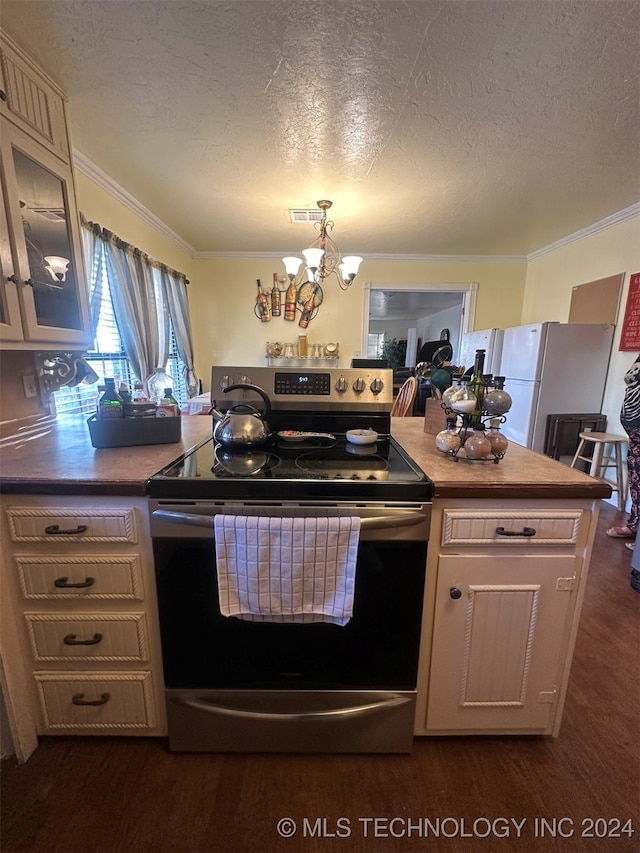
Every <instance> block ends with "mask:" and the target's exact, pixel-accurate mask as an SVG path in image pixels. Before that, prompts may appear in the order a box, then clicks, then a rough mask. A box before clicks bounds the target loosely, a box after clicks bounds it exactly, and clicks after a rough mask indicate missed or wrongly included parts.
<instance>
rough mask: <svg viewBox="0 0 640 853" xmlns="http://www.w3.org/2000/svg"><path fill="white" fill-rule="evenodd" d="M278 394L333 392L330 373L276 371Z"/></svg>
mask: <svg viewBox="0 0 640 853" xmlns="http://www.w3.org/2000/svg"><path fill="white" fill-rule="evenodd" d="M273 384H274V391H275V393H276V394H295V395H299V394H318V395H329V394H330V393H331V374H330V373H295V372H288V373H276V374H275V378H274V383H273Z"/></svg>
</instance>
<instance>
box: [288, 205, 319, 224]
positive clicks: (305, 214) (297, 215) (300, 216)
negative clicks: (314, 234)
mask: <svg viewBox="0 0 640 853" xmlns="http://www.w3.org/2000/svg"><path fill="white" fill-rule="evenodd" d="M322 215H323V211H322V210H318V209H317V208H316V210H289V218H290V219H291V221H292V222H293V223H294V224H299V223H304V222H320V221H321V220H322Z"/></svg>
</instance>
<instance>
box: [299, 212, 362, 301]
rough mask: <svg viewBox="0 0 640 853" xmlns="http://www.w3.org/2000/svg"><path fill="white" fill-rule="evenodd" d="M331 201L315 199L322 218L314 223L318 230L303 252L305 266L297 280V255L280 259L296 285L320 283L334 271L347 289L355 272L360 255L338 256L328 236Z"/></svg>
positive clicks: (300, 262) (330, 224)
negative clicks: (307, 282)
mask: <svg viewBox="0 0 640 853" xmlns="http://www.w3.org/2000/svg"><path fill="white" fill-rule="evenodd" d="M332 204H333V202H332V201H328V199H322V200H321V201H319V202H317V205H318V207H319V208H320V210H321V211H322V218H321V219H320V221H319V222H316V223H315V226H316V228H318V230H319V232H320V233H319V234H318V237H317V239H316V240H315V241H314V242H313V243H312V244H311V246H310V247H309V248H308V249H304V251H303V252H302V254H303V255H304V263H305V266H304V272H303V273H301V275H300V277H299V280H298V281H296V276H297V275H298V270H299V269H300V265H301V264H302V261H301V260H300V258H294V257H288V258H283V259H282V263H283V264H284V268H285V270H286V271H287V276H288V277H289V281H290V282H291V283H293V282H294V281H296V284H298V283H304V282H305V281H310V282H313V283H315V284H319V283H320V282H321V281H323V280H324V279H325V278H327V277H328V276H330V275H332V274H334V275H335V276H336V278H337V279H338V284H339V285H340V287H341V288H342V289H343V290H347V288H349V287H350V286H351V284H352V283H353V280H354V278H355V277H356V275H357V274H358V269H359V267H360V264H361V263H362V258H360V257H358V256H357V255H347V256H345V257H344V258H341V256H340V252H339V250H338V247H337V246H336V244H335V243H334V241H333V240H332V239H331V236H330V234H331V231H333V222H332V221H331V220H330V219H327V211H328V210H329V208H330V207H331V205H332Z"/></svg>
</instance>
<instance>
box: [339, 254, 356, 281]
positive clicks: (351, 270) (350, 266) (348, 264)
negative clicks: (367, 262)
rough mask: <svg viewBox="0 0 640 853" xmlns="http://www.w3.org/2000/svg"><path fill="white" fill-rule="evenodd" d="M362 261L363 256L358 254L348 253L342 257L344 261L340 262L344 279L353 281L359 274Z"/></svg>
mask: <svg viewBox="0 0 640 853" xmlns="http://www.w3.org/2000/svg"><path fill="white" fill-rule="evenodd" d="M361 263H362V258H361V257H359V256H358V255H347V256H346V257H344V258H343V259H342V263H341V264H340V267H339V269H340V274H341V275H342V278H343V280H344V281H348V282H352V281H353V279H354V278H355V277H356V276H357V275H358V270H359V269H360V264H361Z"/></svg>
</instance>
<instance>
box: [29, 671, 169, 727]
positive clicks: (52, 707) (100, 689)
mask: <svg viewBox="0 0 640 853" xmlns="http://www.w3.org/2000/svg"><path fill="white" fill-rule="evenodd" d="M35 680H36V684H37V687H38V694H39V698H40V705H41V708H42V715H43V721H44V731H45V732H51V731H57V730H62V729H81V730H85V731H87V730H88V731H91V730H94V731H95V732H96V733H100V732H102V731H103V730H105V729H107V730H108V729H150V728H155V725H156V714H155V706H154V701H153V687H152V680H151V673H150V672H112V673H105V674H104V675H103V674H95V673H89V672H75V673H71V674H58V673H52V674H48V673H42V672H36V673H35Z"/></svg>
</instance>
